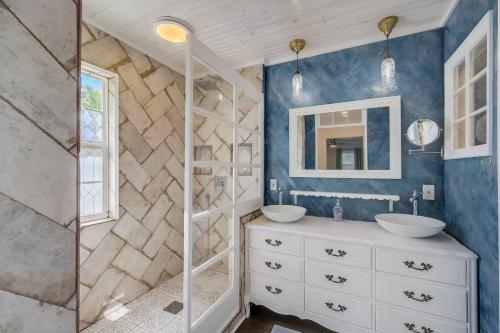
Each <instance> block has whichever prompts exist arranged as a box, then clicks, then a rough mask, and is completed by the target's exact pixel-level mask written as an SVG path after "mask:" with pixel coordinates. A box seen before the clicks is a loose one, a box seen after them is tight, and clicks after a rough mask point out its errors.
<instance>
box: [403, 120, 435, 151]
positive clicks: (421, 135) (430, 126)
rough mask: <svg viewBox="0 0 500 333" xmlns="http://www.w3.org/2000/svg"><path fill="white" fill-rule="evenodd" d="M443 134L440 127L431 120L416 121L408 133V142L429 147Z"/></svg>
mask: <svg viewBox="0 0 500 333" xmlns="http://www.w3.org/2000/svg"><path fill="white" fill-rule="evenodd" d="M440 134H441V129H440V128H439V125H438V124H437V123H436V122H435V121H433V120H430V119H418V120H415V121H414V122H413V123H412V124H411V125H410V126H409V127H408V130H407V131H406V137H407V138H408V141H409V142H410V143H412V144H414V145H416V146H427V145H429V144H431V143H434V142H436V140H437V139H439V136H440Z"/></svg>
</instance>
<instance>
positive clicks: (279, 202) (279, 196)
mask: <svg viewBox="0 0 500 333" xmlns="http://www.w3.org/2000/svg"><path fill="white" fill-rule="evenodd" d="M278 204H279V205H282V204H283V191H282V190H281V186H278Z"/></svg>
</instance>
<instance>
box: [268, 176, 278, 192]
mask: <svg viewBox="0 0 500 333" xmlns="http://www.w3.org/2000/svg"><path fill="white" fill-rule="evenodd" d="M269 190H271V191H277V190H278V181H277V180H276V179H275V178H272V179H270V180H269Z"/></svg>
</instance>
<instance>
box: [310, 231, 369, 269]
mask: <svg viewBox="0 0 500 333" xmlns="http://www.w3.org/2000/svg"><path fill="white" fill-rule="evenodd" d="M371 253H372V252H371V247H370V246H367V245H360V244H353V243H347V242H341V241H336V240H329V239H319V238H309V237H307V238H306V240H305V256H306V258H311V259H316V260H326V261H330V262H334V263H337V264H342V265H348V266H354V267H360V268H366V269H370V268H371V267H372V265H371V261H372V255H371Z"/></svg>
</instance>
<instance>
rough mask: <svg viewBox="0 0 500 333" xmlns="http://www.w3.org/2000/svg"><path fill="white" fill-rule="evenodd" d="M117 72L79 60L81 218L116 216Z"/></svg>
mask: <svg viewBox="0 0 500 333" xmlns="http://www.w3.org/2000/svg"><path fill="white" fill-rule="evenodd" d="M117 89H118V76H117V75H116V74H115V73H112V72H108V71H106V70H103V69H100V68H97V67H95V66H92V65H89V64H85V63H83V64H82V71H81V76H80V155H79V163H80V169H79V171H80V220H81V222H94V221H99V220H107V219H113V218H118V214H117V213H118V179H117V177H118V151H117V149H118V144H117V142H118V141H117V140H118V138H117V137H118V123H117V109H118V105H117V96H118V91H117Z"/></svg>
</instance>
